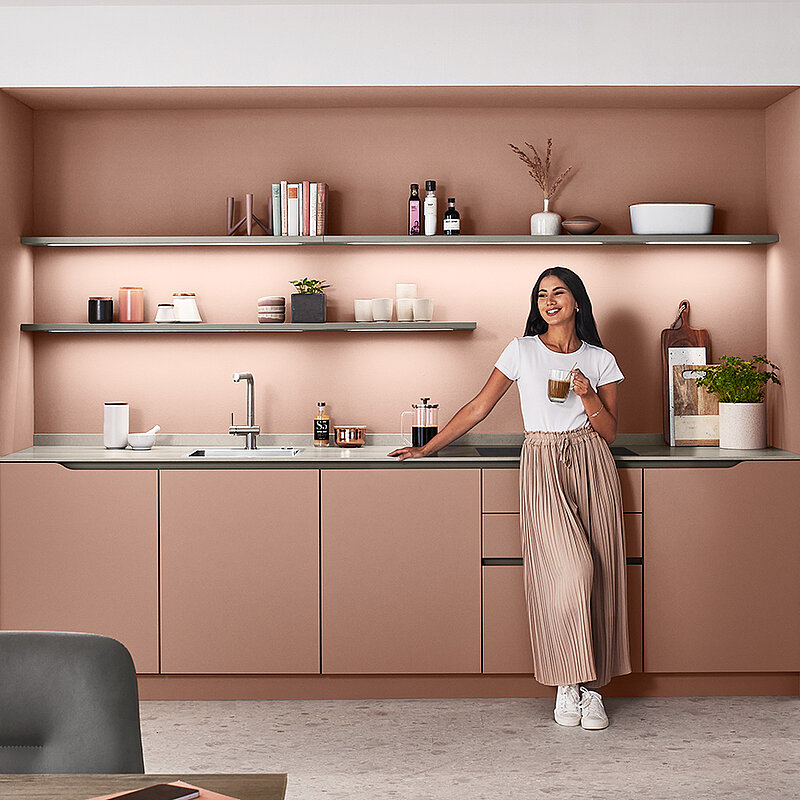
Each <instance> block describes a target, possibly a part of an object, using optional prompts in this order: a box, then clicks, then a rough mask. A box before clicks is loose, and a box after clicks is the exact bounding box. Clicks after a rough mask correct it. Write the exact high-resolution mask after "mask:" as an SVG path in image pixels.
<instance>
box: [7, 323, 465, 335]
mask: <svg viewBox="0 0 800 800" xmlns="http://www.w3.org/2000/svg"><path fill="white" fill-rule="evenodd" d="M19 327H20V330H22V331H27V332H30V333H80V334H84V333H92V334H101V335H102V334H109V333H112V334H113V333H135V334H143V333H147V334H150V333H154V334H158V335H167V334H185V333H259V334H260V333H307V332H318V333H338V332H342V333H355V332H358V333H414V332H425V331H428V332H452V331H472V330H475V328H476V327H477V323H475V322H444V321H443V322H438V321H435V322H321V323H307V324H306V323H300V322H281V323H275V322H272V323H269V322H263V323H260V322H252V323H251V322H198V323H190V322H171V323H170V322H167V323H158V322H134V323H128V322H112V323H107V324H93V323H88V322H29V323H23V324H22V325H20V326H19Z"/></svg>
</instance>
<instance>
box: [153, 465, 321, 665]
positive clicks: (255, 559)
mask: <svg viewBox="0 0 800 800" xmlns="http://www.w3.org/2000/svg"><path fill="white" fill-rule="evenodd" d="M318 480H319V474H318V472H317V471H316V470H293V469H292V470H289V469H287V470H274V469H263V470H261V469H256V470H239V469H235V470H162V472H161V671H162V672H164V673H205V674H208V673H223V674H224V673H318V672H319V669H320V664H319V483H318Z"/></svg>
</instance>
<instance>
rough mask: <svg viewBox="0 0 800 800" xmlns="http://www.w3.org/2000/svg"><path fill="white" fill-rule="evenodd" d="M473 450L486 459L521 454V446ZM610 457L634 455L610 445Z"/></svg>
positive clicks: (618, 446) (631, 451)
mask: <svg viewBox="0 0 800 800" xmlns="http://www.w3.org/2000/svg"><path fill="white" fill-rule="evenodd" d="M475 449H476V450H477V451H478V455H479V456H486V457H487V458H519V456H520V453H522V445H518V446H517V447H511V446H501V445H497V446H488V447H476V448H475ZM611 455H614V456H635V455H636V453H634V452H633V450H629V449H628V448H627V447H621V446H620V445H612V446H611Z"/></svg>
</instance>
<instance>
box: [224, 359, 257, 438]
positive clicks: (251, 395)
mask: <svg viewBox="0 0 800 800" xmlns="http://www.w3.org/2000/svg"><path fill="white" fill-rule="evenodd" d="M241 380H245V381H247V425H234V424H233V411H231V426H230V428H228V433H230V434H231V435H232V436H244V437H245V445H244V449H245V450H256V449H258V448H257V445H256V436H258V434H259V433H261V428H260V426H258V425H256V424H255V383H254V382H253V373H252V372H234V373H233V382H234V383H239V381H241Z"/></svg>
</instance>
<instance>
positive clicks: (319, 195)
mask: <svg viewBox="0 0 800 800" xmlns="http://www.w3.org/2000/svg"><path fill="white" fill-rule="evenodd" d="M327 228H328V184H327V183H315V182H313V181H298V182H297V183H289V182H288V181H281V182H280V183H273V184H272V232H273V235H274V236H322V235H323V234H325V233H327Z"/></svg>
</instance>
